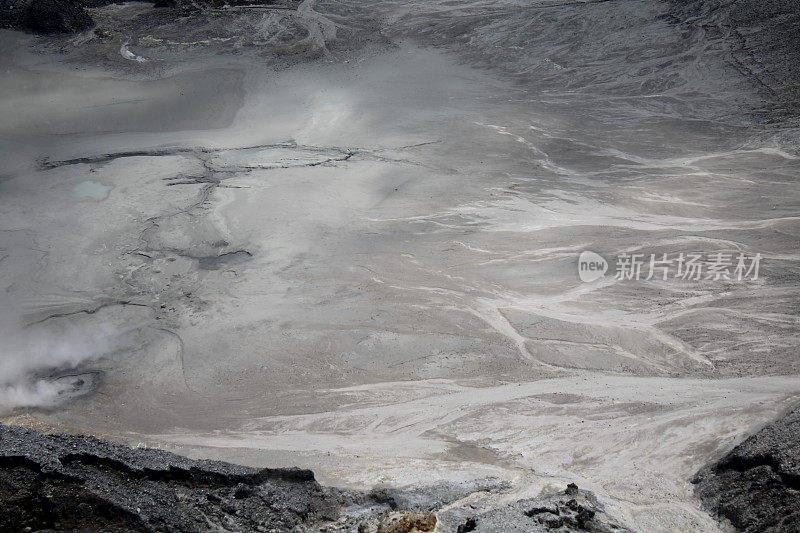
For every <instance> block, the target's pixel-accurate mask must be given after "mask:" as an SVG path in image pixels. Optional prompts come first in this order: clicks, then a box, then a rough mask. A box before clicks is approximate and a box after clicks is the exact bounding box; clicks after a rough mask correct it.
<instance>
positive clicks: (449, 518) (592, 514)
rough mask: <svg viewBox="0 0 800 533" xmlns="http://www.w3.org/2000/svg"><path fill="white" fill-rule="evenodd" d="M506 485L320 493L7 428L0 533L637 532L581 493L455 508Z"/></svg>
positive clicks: (314, 486)
mask: <svg viewBox="0 0 800 533" xmlns="http://www.w3.org/2000/svg"><path fill="white" fill-rule="evenodd" d="M503 488H504V485H503V484H502V483H498V482H497V481H496V480H495V481H477V482H472V483H465V484H456V485H452V484H451V485H441V486H439V485H436V486H432V487H425V488H420V489H417V490H415V491H397V490H376V491H371V492H357V491H345V490H339V489H332V488H328V487H323V486H321V485H320V484H318V483H317V482H316V481H315V479H314V474H313V472H311V471H310V470H302V469H294V468H289V469H282V468H278V469H271V468H265V469H255V468H248V467H244V466H238V465H233V464H229V463H222V462H216V461H195V460H191V459H187V458H185V457H181V456H178V455H175V454H172V453H169V452H165V451H161V450H153V449H146V448H137V449H131V448H128V447H125V446H121V445H118V444H112V443H108V442H104V441H101V440H99V439H96V438H93V437H83V436H74V435H44V434H41V433H38V432H36V431H33V430H30V429H27V428H23V427H17V426H7V425H2V424H0V509H2V512H0V531H113V532H123V531H126V532H127V531H173V532H178V531H186V532H190V531H191V532H197V531H219V530H225V531H271V532H283V531H292V532H304V531H327V532H329V533H334V532H344V531H357V532H358V533H411V532H425V531H434V530H436V531H447V532H450V531H452V532H454V533H455V532H458V533H467V532H469V531H476V532H484V533H487V532H490V533H491V532H494V533H500V532H503V533H505V532H508V531H526V532H536V531H553V530H556V531H594V532H598V533H605V532H611V531H628V530H627V529H625V528H624V527H622V526H619V525H617V522H616V521H614V520H613V519H612V518H611V517H609V516H608V515H606V514H605V513H604V512H603V509H602V506H601V505H600V504H599V503H598V502H597V500H596V499H595V498H594V497H593V496H592V495H591V494H590V493H588V492H585V491H582V490H580V489H579V488H578V487H577V486H575V485H570V486H568V487H567V489H566V491H564V492H560V493H557V494H553V495H549V496H543V497H541V498H537V499H526V500H520V501H517V502H514V503H511V504H507V505H502V506H498V507H496V508H493V507H492V506H491V503H489V504H488V506H487V507H483V508H480V509H478V508H476V507H474V506H473V505H471V504H469V505H465V506H460V505H458V504H457V503H455V502H457V501H458V500H460V499H462V498H464V497H465V496H467V495H469V494H473V493H484V494H490V493H492V492H494V491H502V490H503ZM490 501H491V499H490ZM445 507H447V509H446V510H443V509H444V508H445Z"/></svg>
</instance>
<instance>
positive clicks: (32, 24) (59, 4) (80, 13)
mask: <svg viewBox="0 0 800 533" xmlns="http://www.w3.org/2000/svg"><path fill="white" fill-rule="evenodd" d="M93 25H94V21H93V20H92V17H90V16H89V13H87V12H86V9H84V7H83V5H82V4H81V3H80V2H78V1H76V0H0V27H4V28H12V29H16V30H27V31H32V32H35V33H70V32H78V31H83V30H86V29H89V28H91V27H92V26H93Z"/></svg>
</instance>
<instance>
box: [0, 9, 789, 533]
mask: <svg viewBox="0 0 800 533" xmlns="http://www.w3.org/2000/svg"><path fill="white" fill-rule="evenodd" d="M604 4H610V3H606V2H580V3H575V2H568V3H563V5H562V3H554V2H535V3H534V4H531V5H524V6H523V5H519V4H518V3H517V2H511V1H509V2H498V3H496V4H493V5H486V4H485V3H481V2H465V3H461V4H458V5H451V4H450V3H447V2H428V3H426V4H424V5H416V6H415V8H414V9H409V8H408V6H406V5H404V4H403V3H402V2H396V1H389V0H387V1H381V2H376V3H374V5H372V4H371V6H370V9H369V10H366V11H368V13H367V14H365V9H364V7H363V5H362V4H360V3H359V2H355V1H344V2H324V1H318V2H303V3H302V4H301V7H300V8H299V9H298V10H296V11H291V10H272V9H263V10H250V9H248V10H240V9H236V10H215V11H211V12H208V13H205V14H202V15H201V14H196V13H195V14H191V15H187V16H186V17H182V18H180V19H178V20H176V19H175V18H174V17H170V16H169V12H167V11H163V10H154V9H152V8H151V7H149V6H147V5H144V4H126V5H113V6H107V7H104V8H99V9H96V10H93V12H92V16H93V18H94V19H95V20H96V21H98V29H99V30H102V31H97V32H89V33H86V34H81V35H77V36H72V37H59V38H48V39H35V38H33V37H30V36H21V35H19V34H15V33H11V32H4V33H2V35H0V38H1V39H2V40H3V41H2V42H3V44H4V45H5V48H6V49H7V50H8V53H7V54H4V55H3V57H2V61H3V67H4V72H5V74H4V75H3V76H2V77H0V84H1V85H2V95H3V96H2V97H0V112H2V116H3V117H4V120H3V122H2V124H0V143H1V144H0V150H2V153H3V156H4V157H3V160H2V166H1V167H0V189H2V191H1V192H2V195H0V287H1V288H2V291H3V292H2V298H3V300H2V304H3V307H2V310H3V313H4V314H3V315H2V317H0V318H2V320H0V325H2V327H3V331H2V332H3V334H4V339H6V340H7V342H6V346H5V347H4V352H3V356H4V357H3V359H2V361H0V365H2V366H0V370H2V376H3V377H4V380H5V383H4V386H3V388H2V389H0V391H2V395H1V396H0V399H2V404H3V405H4V406H6V407H7V410H8V411H9V412H10V414H19V412H27V413H31V414H33V415H35V417H36V419H37V420H40V421H44V422H46V423H47V424H51V425H54V426H57V427H62V428H68V429H71V430H74V431H80V432H86V433H94V434H98V435H106V436H112V437H115V438H121V439H126V440H128V441H129V442H146V443H148V444H151V445H153V446H159V447H163V448H167V449H171V450H174V451H179V452H182V453H185V454H188V455H189V456H191V457H198V458H199V457H203V458H214V459H222V460H228V461H232V462H236V463H241V464H248V465H252V466H258V467H261V466H272V467H277V466H281V465H283V466H300V467H304V468H311V469H313V470H314V471H315V472H316V473H317V476H318V478H319V479H320V480H322V481H323V482H325V483H329V484H334V485H337V486H347V487H352V488H358V489H365V488H366V489H369V488H373V487H399V488H408V487H414V488H416V489H419V488H420V487H425V486H427V485H429V484H430V483H431V482H432V480H441V481H443V482H444V483H452V484H458V483H462V482H463V483H469V482H473V481H474V480H476V479H484V478H495V479H498V480H500V483H501V484H503V486H504V487H506V488H505V489H503V490H494V489H493V490H487V491H485V492H482V493H481V492H480V491H476V492H475V493H474V494H470V495H469V496H464V497H465V498H469V499H470V502H471V504H474V505H475V506H476V509H479V510H480V512H478V511H477V510H476V512H475V513H474V516H472V515H470V516H460V515H459V516H458V519H459V520H461V519H462V518H463V522H455V521H454V522H453V527H454V528H455V529H458V527H460V526H464V527H467V526H469V525H468V524H467V521H468V520H469V519H470V518H476V517H477V518H480V516H482V515H486V516H485V518H486V520H485V521H484V525H486V524H487V523H491V520H493V519H492V518H491V516H492V515H491V513H492V511H493V510H494V509H497V508H499V507H502V506H503V505H506V504H507V505H510V506H511V507H513V508H514V509H516V507H514V506H515V505H517V504H516V502H519V501H525V500H528V499H531V498H536V497H538V496H539V494H540V493H541V492H542V491H545V492H555V491H556V490H560V489H561V488H563V486H564V485H566V483H568V482H577V483H578V484H579V485H580V486H581V487H582V488H583V487H586V488H587V489H589V490H591V491H592V493H593V494H594V495H595V496H596V498H597V499H598V502H599V503H600V504H602V505H604V506H605V507H606V508H607V509H608V512H609V514H610V515H611V516H614V517H616V519H618V522H616V524H617V525H619V526H620V527H626V528H628V529H631V530H640V531H675V530H693V531H717V530H718V529H719V525H718V524H717V522H716V521H715V519H714V518H713V517H712V516H710V515H708V514H707V513H706V512H705V511H704V510H703V509H702V508H701V505H700V502H699V501H698V500H697V499H696V497H695V495H694V493H693V487H692V485H691V483H689V480H690V479H691V478H692V476H693V475H694V473H695V472H697V471H698V470H700V469H701V467H702V466H703V465H704V464H706V463H707V462H708V461H709V460H711V459H712V458H715V457H718V456H719V455H720V454H721V453H723V452H725V451H726V450H728V449H730V448H731V446H733V445H734V444H735V443H736V442H738V441H739V440H741V439H742V438H744V436H745V435H746V434H748V433H749V432H750V431H752V430H753V429H754V428H756V427H758V426H760V425H763V424H764V423H766V422H768V421H770V420H772V419H773V418H774V417H775V416H776V415H777V414H778V413H780V412H782V411H784V410H785V409H787V408H789V407H791V406H792V405H793V404H794V403H795V402H796V399H797V394H798V391H799V390H800V387H799V386H798V380H797V373H798V368H800V359H798V350H797V347H798V327H797V326H798V320H797V316H796V307H797V295H798V284H797V280H798V279H800V278H799V276H800V270H798V256H797V251H796V240H797V235H798V233H799V231H798V216H800V215H798V212H797V205H798V189H797V187H796V185H795V184H796V178H797V173H798V171H799V170H800V154H798V151H797V129H796V116H795V115H793V114H792V112H791V110H792V109H793V104H792V102H794V100H793V98H795V93H794V92H793V89H792V88H793V87H795V85H794V83H795V81H793V79H792V77H791V76H792V74H791V72H790V71H789V70H786V69H782V68H781V67H780V64H781V63H780V62H779V61H777V60H776V59H775V56H774V55H772V56H771V55H770V52H769V49H768V47H767V46H766V45H765V44H764V43H763V42H761V41H759V39H760V38H759V37H756V32H755V31H754V29H756V28H758V27H760V26H765V27H775V28H777V29H776V31H779V30H780V31H782V32H783V33H782V35H783V34H786V35H789V34H791V32H788V31H787V30H786V28H790V27H792V26H791V24H792V22H791V21H792V20H793V19H791V16H789V15H787V13H784V12H783V11H782V10H783V9H784V8H783V7H781V6H777V4H775V5H773V4H771V3H770V4H769V6H772V7H769V6H768V7H769V9H767V7H763V6H762V7H763V9H765V10H767V11H763V10H762V11H759V10H758V9H762V7H759V8H758V9H756V8H755V7H753V8H752V9H750V8H746V5H749V4H748V3H747V2H739V3H738V4H740V7H741V6H745V7H742V10H743V11H742V10H740V11H736V10H733V9H732V7H731V6H732V4H728V3H713V2H710V3H703V4H702V5H701V4H699V3H689V4H682V5H681V6H678V7H675V5H670V4H668V3H663V2H655V1H650V0H635V1H631V2H629V3H626V4H625V7H619V6H617V8H616V9H609V6H608V5H604ZM615 4H618V3H615ZM712 4H713V5H712ZM764 5H765V6H766V5H767V4H764ZM776 6H777V7H776ZM747 9H750V11H749V13H750V15H751V16H750V17H748V16H746V15H747V13H744V11H747ZM787 9H788V8H787ZM784 15H786V16H784ZM587 21H591V24H589V23H588V22H587ZM770 25H771V26H770ZM734 29H735V30H736V32H738V33H736V35H739V37H736V35H734V34H733V30H734ZM786 39H789V37H786ZM781 50H783V48H781ZM775 53H777V52H775ZM781 53H782V52H781ZM782 54H783V53H782ZM787 54H788V52H787V53H786V54H783V57H784V60H785V61H790V62H791V61H793V59H792V57H793V56H791V55H787ZM136 58H140V59H141V61H140V60H138V59H136ZM787 58H788V59H787ZM759 65H760V66H759ZM745 67H746V68H745ZM756 78H757V79H756ZM764 85H766V86H767V87H768V88H769V90H765V89H764V87H763V86H764ZM582 250H593V251H596V252H598V253H601V254H604V255H607V256H608V255H613V254H616V253H619V252H621V251H627V252H636V253H638V252H641V253H647V254H649V253H666V252H670V253H677V252H690V251H698V250H700V251H704V252H709V253H712V252H716V251H745V252H749V253H755V252H759V253H761V254H762V255H763V257H764V263H763V272H762V274H763V276H762V277H761V279H759V280H758V281H757V282H754V283H741V284H740V283H726V282H720V283H714V282H706V281H698V282H687V281H681V280H669V281H668V282H663V283H662V282H659V281H656V280H652V281H639V282H633V281H630V282H618V281H617V280H614V279H613V278H612V277H611V276H608V277H606V278H605V279H604V280H602V281H599V282H597V283H592V284H584V283H582V282H581V281H580V280H579V278H578V276H577V272H576V261H577V256H578V254H579V253H580V252H581V251H582ZM6 315H8V316H6ZM503 491H506V492H503ZM462 503H463V502H462ZM498 506H499V507H498ZM517 510H520V511H524V510H530V509H522V508H521V507H520V508H519V509H517ZM423 511H424V510H423ZM423 511H420V512H423ZM573 514H575V515H576V516H577V512H576V513H573ZM440 515H441V516H445V515H444V514H440ZM515 516H516V515H515ZM520 516H525V515H524V513H522V514H521V515H520ZM559 516H560V515H559ZM418 518H419V520H422V521H423V522H424V521H425V520H426V519H425V517H424V516H423V517H418ZM517 518H520V517H519V516H517ZM528 518H531V517H526V519H528ZM409 519H410V518H409ZM416 519H417V518H415V520H416ZM520 519H521V518H520ZM398 520H403V518H401V517H398ZM498 520H500V519H498ZM525 523H526V524H527V522H525ZM376 527H377V526H376ZM387 527H388V526H387ZM469 527H471V526H469ZM476 527H483V526H480V521H478V522H477V523H476ZM526 527H527V526H526ZM478 530H480V529H478Z"/></svg>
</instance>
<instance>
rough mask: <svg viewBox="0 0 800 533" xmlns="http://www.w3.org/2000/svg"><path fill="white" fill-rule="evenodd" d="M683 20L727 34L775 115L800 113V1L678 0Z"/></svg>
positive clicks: (734, 59) (714, 34)
mask: <svg viewBox="0 0 800 533" xmlns="http://www.w3.org/2000/svg"><path fill="white" fill-rule="evenodd" d="M672 4H673V8H672V10H671V11H672V16H673V17H674V18H675V20H676V21H677V22H680V23H689V24H692V25H694V26H697V27H702V28H704V30H705V31H706V38H707V40H709V41H712V40H714V39H716V38H720V39H722V41H723V42H724V46H725V47H726V48H727V50H728V52H729V54H730V61H731V63H732V64H733V65H734V66H735V67H736V68H737V69H738V70H739V71H740V72H742V74H744V75H745V76H747V77H748V78H750V79H751V80H752V81H753V82H754V84H755V85H756V87H757V88H758V89H759V90H760V92H761V93H762V94H763V96H765V98H766V99H767V100H769V101H772V103H773V107H774V109H772V111H773V114H775V113H777V114H778V118H783V117H784V116H788V117H794V118H796V116H797V113H796V110H797V105H798V103H800V2H798V1H796V0H736V1H733V2H731V1H730V0H672Z"/></svg>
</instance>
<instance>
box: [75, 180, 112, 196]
mask: <svg viewBox="0 0 800 533" xmlns="http://www.w3.org/2000/svg"><path fill="white" fill-rule="evenodd" d="M109 191H111V186H110V185H104V184H102V183H100V182H97V181H82V182H80V183H79V184H77V185H76V186H75V188H74V189H73V192H74V193H75V195H76V196H77V197H78V198H90V199H92V200H105V199H106V198H108V193H109Z"/></svg>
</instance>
